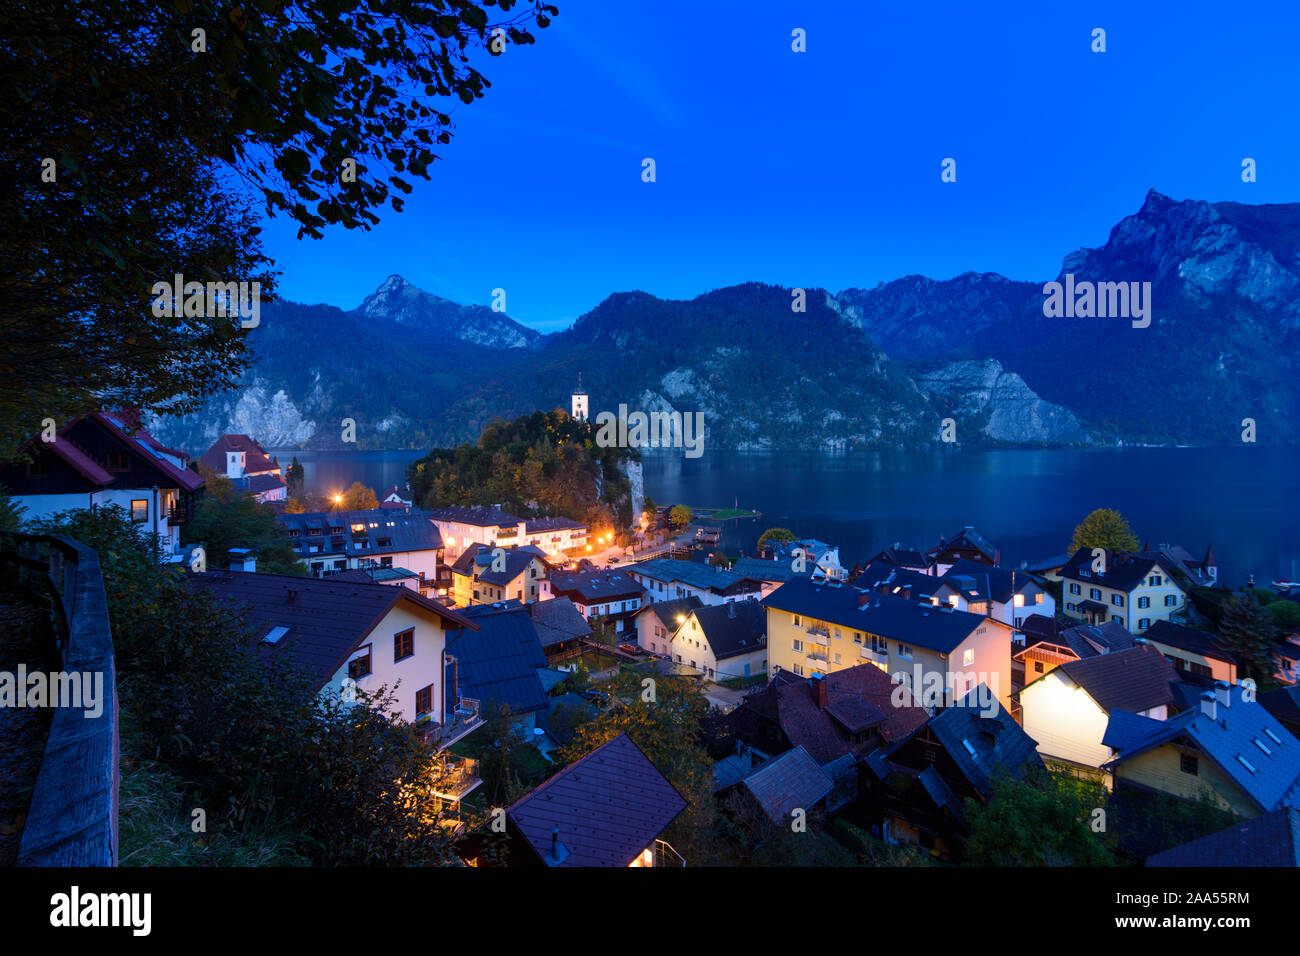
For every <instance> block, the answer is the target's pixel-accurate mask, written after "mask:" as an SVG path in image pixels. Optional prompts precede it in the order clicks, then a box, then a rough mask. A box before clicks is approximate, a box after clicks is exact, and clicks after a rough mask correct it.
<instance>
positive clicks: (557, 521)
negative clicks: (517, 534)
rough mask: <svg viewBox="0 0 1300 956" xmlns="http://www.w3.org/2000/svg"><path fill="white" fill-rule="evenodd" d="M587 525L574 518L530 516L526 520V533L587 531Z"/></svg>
mask: <svg viewBox="0 0 1300 956" xmlns="http://www.w3.org/2000/svg"><path fill="white" fill-rule="evenodd" d="M586 530H587V526H586V525H585V524H583V523H582V522H581V521H574V520H573V519H572V518H561V517H555V518H529V519H528V520H527V521H526V522H524V533H525V534H543V533H545V532H547V531H586Z"/></svg>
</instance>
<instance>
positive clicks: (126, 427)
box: [90, 409, 203, 491]
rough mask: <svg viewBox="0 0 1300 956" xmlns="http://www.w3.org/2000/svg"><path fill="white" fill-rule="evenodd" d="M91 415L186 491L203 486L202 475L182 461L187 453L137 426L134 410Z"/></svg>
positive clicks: (137, 413) (137, 417)
mask: <svg viewBox="0 0 1300 956" xmlns="http://www.w3.org/2000/svg"><path fill="white" fill-rule="evenodd" d="M90 417H91V418H93V419H94V420H95V421H97V422H99V423H100V424H101V425H103V426H104V427H105V428H106V429H108V430H109V431H110V432H111V433H113V434H114V435H115V436H116V437H117V438H119V439H120V440H122V441H124V442H126V443H127V444H128V445H130V446H132V450H133V451H135V452H136V453H137V454H139V455H140V457H141V458H143V459H145V460H146V461H148V462H149V463H150V464H152V465H153V466H154V467H155V468H157V469H158V470H159V471H161V472H162V473H163V474H165V475H166V476H167V477H168V478H170V479H171V480H172V481H174V482H176V484H177V486H178V487H181V488H184V489H185V490H186V491H195V490H197V489H198V488H200V487H202V485H203V479H202V478H200V477H199V475H198V473H197V472H193V471H190V470H189V469H188V468H187V467H185V464H184V462H185V460H186V459H187V457H188V456H186V455H185V454H184V452H179V451H175V450H174V449H171V448H168V447H167V446H166V445H163V444H162V443H161V442H159V441H158V439H156V438H154V437H153V435H150V434H149V433H148V432H147V431H145V430H144V428H142V427H141V426H140V415H139V412H137V411H136V410H134V409H122V410H121V411H116V412H94V413H92V414H91V415H90ZM171 458H179V459H181V461H182V464H180V465H177V464H176V463H175V462H173V461H171V460H170V459H171Z"/></svg>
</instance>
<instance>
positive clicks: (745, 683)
mask: <svg viewBox="0 0 1300 956" xmlns="http://www.w3.org/2000/svg"><path fill="white" fill-rule="evenodd" d="M717 683H719V684H721V685H722V686H723V687H727V688H729V689H731V690H744V689H745V688H747V687H756V686H758V685H759V684H765V683H767V675H766V674H751V675H750V676H749V677H728V678H727V679H726V680H720V681H718V682H717Z"/></svg>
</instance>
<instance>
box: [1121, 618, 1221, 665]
mask: <svg viewBox="0 0 1300 956" xmlns="http://www.w3.org/2000/svg"><path fill="white" fill-rule="evenodd" d="M1142 636H1143V637H1145V638H1146V639H1147V640H1149V641H1156V642H1157V643H1160V644H1168V645H1169V646H1170V647H1177V648H1178V649H1179V650H1184V651H1189V652H1190V653H1192V654H1199V655H1200V656H1201V657H1212V658H1214V659H1215V660H1219V661H1227V662H1228V663H1235V662H1234V661H1233V657H1232V655H1231V654H1229V653H1228V652H1227V651H1225V650H1224V649H1223V648H1222V647H1220V646H1219V642H1218V641H1217V640H1216V639H1215V638H1214V636H1213V635H1212V634H1207V633H1205V631H1201V630H1197V629H1196V628H1194V627H1187V626H1185V625H1183V624H1175V623H1173V622H1172V621H1156V622H1155V623H1154V624H1152V625H1151V626H1150V627H1149V628H1147V630H1146V633H1145V634H1143V635H1142Z"/></svg>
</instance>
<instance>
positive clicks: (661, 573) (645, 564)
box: [627, 558, 756, 592]
mask: <svg viewBox="0 0 1300 956" xmlns="http://www.w3.org/2000/svg"><path fill="white" fill-rule="evenodd" d="M627 570H628V571H631V572H634V573H636V574H641V575H643V576H645V577H647V578H650V579H651V580H653V581H659V582H662V583H664V584H672V583H674V582H676V583H680V584H685V585H686V586H687V587H693V588H701V589H709V590H713V591H719V592H721V591H725V590H727V589H728V588H734V587H737V586H739V588H738V589H739V590H748V589H747V588H745V587H744V585H745V584H751V583H752V582H751V581H750V580H749V579H747V578H743V577H741V576H740V575H739V574H736V573H735V572H734V571H724V570H721V569H720V568H712V567H710V566H709V565H707V564H704V563H703V562H700V561H677V560H675V559H673V558H651V559H650V560H648V561H638V562H637V563H636V564H633V565H631V566H630V567H628V568H627ZM754 590H756V589H754Z"/></svg>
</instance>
